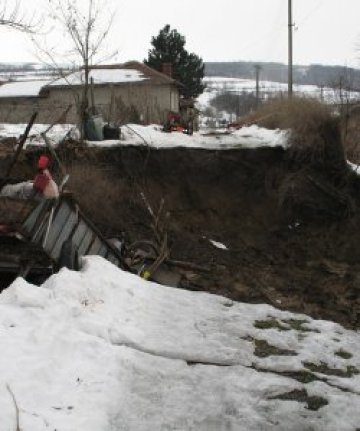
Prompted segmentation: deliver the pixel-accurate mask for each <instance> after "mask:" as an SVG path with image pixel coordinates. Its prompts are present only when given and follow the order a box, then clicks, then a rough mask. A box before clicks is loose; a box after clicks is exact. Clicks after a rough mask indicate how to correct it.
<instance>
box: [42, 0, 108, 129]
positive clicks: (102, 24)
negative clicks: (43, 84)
mask: <svg viewBox="0 0 360 431" xmlns="http://www.w3.org/2000/svg"><path fill="white" fill-rule="evenodd" d="M49 7H50V15H49V17H50V18H51V19H52V21H53V30H55V31H56V30H57V31H58V32H60V33H59V34H62V35H63V36H64V38H65V40H63V41H62V45H66V44H67V46H68V49H67V51H62V52H61V51H60V50H59V46H56V47H55V49H54V47H52V48H49V47H48V46H47V45H46V44H45V45H43V44H42V43H41V42H39V41H36V39H34V41H35V44H36V46H37V48H38V49H39V51H40V54H41V55H42V57H44V56H45V58H46V60H47V63H48V64H50V65H52V66H53V67H55V68H56V69H57V71H58V72H59V75H60V76H62V77H63V78H64V79H65V80H66V75H65V74H64V73H63V72H62V71H63V65H64V63H67V64H68V65H69V68H70V64H72V69H73V70H77V72H78V73H79V79H80V81H81V93H80V97H76V104H77V108H78V115H79V120H80V121H79V122H80V128H81V133H82V136H84V124H85V121H86V118H87V115H88V108H89V90H90V70H91V67H92V66H93V65H94V64H96V63H99V62H101V61H104V60H105V59H107V58H110V57H111V56H112V55H114V53H112V54H109V53H104V52H103V51H102V48H103V44H104V41H105V39H106V38H107V36H108V34H109V31H110V29H111V25H112V21H113V17H114V13H113V11H109V7H108V5H107V2H106V0H85V1H79V0H49ZM102 54H103V55H102ZM60 65H61V66H60ZM69 84H71V83H69Z"/></svg>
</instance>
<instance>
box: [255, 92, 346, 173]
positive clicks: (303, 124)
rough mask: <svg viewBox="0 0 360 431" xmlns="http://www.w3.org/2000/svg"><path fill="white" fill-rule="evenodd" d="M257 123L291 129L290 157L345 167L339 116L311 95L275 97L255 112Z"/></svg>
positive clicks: (298, 160) (302, 160) (302, 161)
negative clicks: (289, 97)
mask: <svg viewBox="0 0 360 431" xmlns="http://www.w3.org/2000/svg"><path fill="white" fill-rule="evenodd" d="M256 117H257V118H258V119H259V120H258V122H257V123H258V124H259V125H261V126H263V127H267V128H271V129H275V128H279V129H289V130H291V136H290V139H289V151H288V155H289V158H290V159H291V160H293V161H296V162H299V163H315V164H317V165H319V164H320V165H322V164H325V165H328V164H329V163H330V164H331V165H333V166H334V165H335V166H336V168H337V169H338V168H339V167H340V168H341V169H342V168H343V167H344V166H345V152H344V147H343V144H342V140H341V131H340V119H339V117H338V116H336V115H335V114H334V113H333V111H332V108H331V107H329V106H328V105H325V104H323V103H321V102H319V101H318V100H315V99H309V98H298V97H294V98H292V99H275V100H272V101H271V102H269V103H267V104H264V105H263V106H261V107H260V108H259V110H258V111H257V112H256Z"/></svg>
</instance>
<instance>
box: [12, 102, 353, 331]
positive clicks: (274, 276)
mask: <svg viewBox="0 0 360 431" xmlns="http://www.w3.org/2000/svg"><path fill="white" fill-rule="evenodd" d="M281 103H282V104H281V105H280V106H278V107H276V109H275V108H274V107H272V112H276V114H277V117H278V118H275V116H274V115H271V116H269V115H268V116H267V118H268V120H267V121H270V122H272V123H273V124H264V125H265V126H267V127H281V128H283V129H288V128H289V129H291V130H292V132H291V135H290V138H289V148H288V149H287V150H284V149H283V148H280V147H278V148H270V147H266V148H257V149H236V150H235V149H234V150H222V151H215V150H207V149H186V148H172V149H155V148H151V147H147V146H145V145H143V146H121V147H109V148H105V147H103V148H101V147H94V148H90V147H86V146H84V145H81V144H80V143H78V142H67V143H66V144H63V145H62V146H61V147H59V148H58V154H59V157H60V159H61V160H62V162H63V163H64V164H65V166H66V170H67V171H68V172H69V173H70V182H69V184H68V187H69V189H71V191H72V192H73V194H74V195H75V197H76V198H77V199H78V201H79V202H80V204H81V207H82V208H83V210H84V211H85V212H86V213H87V214H88V215H89V216H90V218H91V219H92V220H93V221H94V223H95V224H96V225H97V226H98V227H99V228H100V229H101V231H102V232H103V233H104V235H105V236H107V237H114V236H118V235H125V238H126V244H127V245H129V244H131V243H133V242H134V241H137V240H154V230H153V229H152V227H151V225H152V222H153V219H152V217H151V216H150V213H149V210H148V208H147V206H148V204H149V205H150V207H151V208H152V210H153V211H154V212H155V213H157V210H158V208H159V206H160V205H161V202H162V201H163V202H164V209H165V210H166V211H168V213H169V218H168V227H167V234H168V238H169V244H170V246H171V254H170V258H171V259H172V260H182V261H187V262H189V263H192V264H196V265H197V266H199V267H200V268H197V267H196V266H195V267H193V268H191V267H188V268H186V267H185V268H184V267H182V268H179V267H176V266H175V267H174V266H173V267H171V268H170V269H171V271H174V272H177V274H178V275H180V277H181V281H180V283H179V285H180V286H181V287H183V288H187V289H192V290H200V291H206V292H212V293H217V294H221V295H225V296H227V297H229V298H231V299H233V300H238V301H245V302H254V303H258V302H266V303H269V304H272V305H274V306H276V307H278V308H281V309H286V310H291V311H297V312H304V313H306V314H309V315H311V316H313V317H315V318H322V319H330V320H334V321H337V322H339V323H341V324H344V325H345V326H347V327H351V328H358V327H359V326H360V295H359V290H360V287H359V286H360V275H359V273H360V271H359V270H360V245H359V231H360V211H359V208H360V201H359V196H360V180H359V177H358V176H357V175H356V174H355V173H354V172H352V171H351V170H350V168H349V167H348V165H347V163H346V158H345V154H344V149H343V146H342V143H341V138H340V136H341V130H340V125H339V121H338V119H337V118H336V117H334V116H333V115H332V114H331V113H329V112H328V110H327V108H324V107H323V106H320V105H319V104H313V105H309V102H307V101H300V103H296V104H294V105H293V106H284V104H283V102H281ZM265 117H266V115H265ZM39 152H40V150H39V149H31V148H29V149H27V151H26V153H25V155H24V156H23V157H22V159H21V160H20V161H19V163H18V164H17V167H16V171H17V173H18V175H19V176H21V175H25V173H26V176H27V177H29V176H30V177H31V176H32V175H33V171H34V166H36V158H37V156H38V154H39ZM144 197H145V199H144ZM210 240H211V241H217V242H218V243H221V244H223V245H225V246H226V249H222V248H218V247H216V243H215V245H214V243H212V242H211V241H210ZM201 267H206V268H207V269H208V271H205V270H203V269H204V268H203V269H201Z"/></svg>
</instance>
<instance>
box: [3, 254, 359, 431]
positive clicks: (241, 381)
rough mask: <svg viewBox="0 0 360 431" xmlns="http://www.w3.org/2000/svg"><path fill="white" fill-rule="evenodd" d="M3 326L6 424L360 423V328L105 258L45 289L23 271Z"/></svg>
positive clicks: (296, 429)
mask: <svg viewBox="0 0 360 431" xmlns="http://www.w3.org/2000/svg"><path fill="white" fill-rule="evenodd" d="M224 252H226V251H224ZM0 334H1V335H0V348H1V356H0V416H1V420H0V430H1V431H9V430H14V431H15V430H16V429H21V430H23V431H27V430H32V431H42V430H44V431H45V430H55V429H56V430H58V431H65V430H66V431H92V430H94V431H102V430H104V431H105V430H106V431H109V430H116V431H119V430H128V431H149V430H178V431H180V430H181V431H187V430H194V431H199V430H203V431H222V430H223V431H225V430H226V431H228V430H234V431H235V430H236V431H240V430H243V431H252V430H254V431H259V430H284V431H289V430H291V431H303V430H324V431H331V430H334V431H345V430H346V431H355V430H356V429H357V428H358V426H359V424H360V409H359V405H360V375H359V374H358V373H359V370H360V347H359V346H360V334H359V333H358V332H355V331H350V330H346V329H344V328H342V327H341V326H339V325H337V324H335V323H331V322H326V321H316V320H312V319H311V318H309V317H307V316H304V315H298V314H292V313H289V312H282V311H279V310H277V309H275V308H273V307H271V306H268V305H249V304H242V303H235V302H232V301H231V300H229V299H226V298H223V297H220V296H215V295H210V294H206V293H195V292H189V291H183V290H180V289H175V288H169V287H166V286H160V285H157V284H155V283H151V282H146V281H143V280H142V279H140V278H139V277H137V276H135V275H132V274H129V273H126V272H123V271H121V270H120V269H118V268H116V267H115V266H113V265H112V264H110V263H109V262H107V261H105V260H103V259H102V258H100V257H94V256H93V257H87V258H85V260H84V263H83V268H82V270H81V271H80V272H72V271H69V270H67V269H63V270H61V271H60V272H59V273H58V274H56V275H53V276H52V277H51V278H50V279H49V280H48V281H47V282H45V283H44V284H43V285H42V286H41V287H37V286H33V285H30V284H28V283H26V282H25V281H24V280H23V279H20V278H19V279H17V280H16V281H15V282H14V283H13V284H12V285H11V286H10V287H9V288H8V289H6V290H5V291H4V292H3V293H2V294H1V295H0ZM17 416H18V419H17ZM17 420H18V422H19V423H18V426H19V427H18V428H16V427H17Z"/></svg>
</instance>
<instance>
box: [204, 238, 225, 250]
mask: <svg viewBox="0 0 360 431" xmlns="http://www.w3.org/2000/svg"><path fill="white" fill-rule="evenodd" d="M209 241H210V243H211V244H212V245H213V246H214V247H216V248H219V249H220V250H228V248H227V247H226V245H225V244H223V243H222V242H219V241H214V240H213V239H209Z"/></svg>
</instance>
